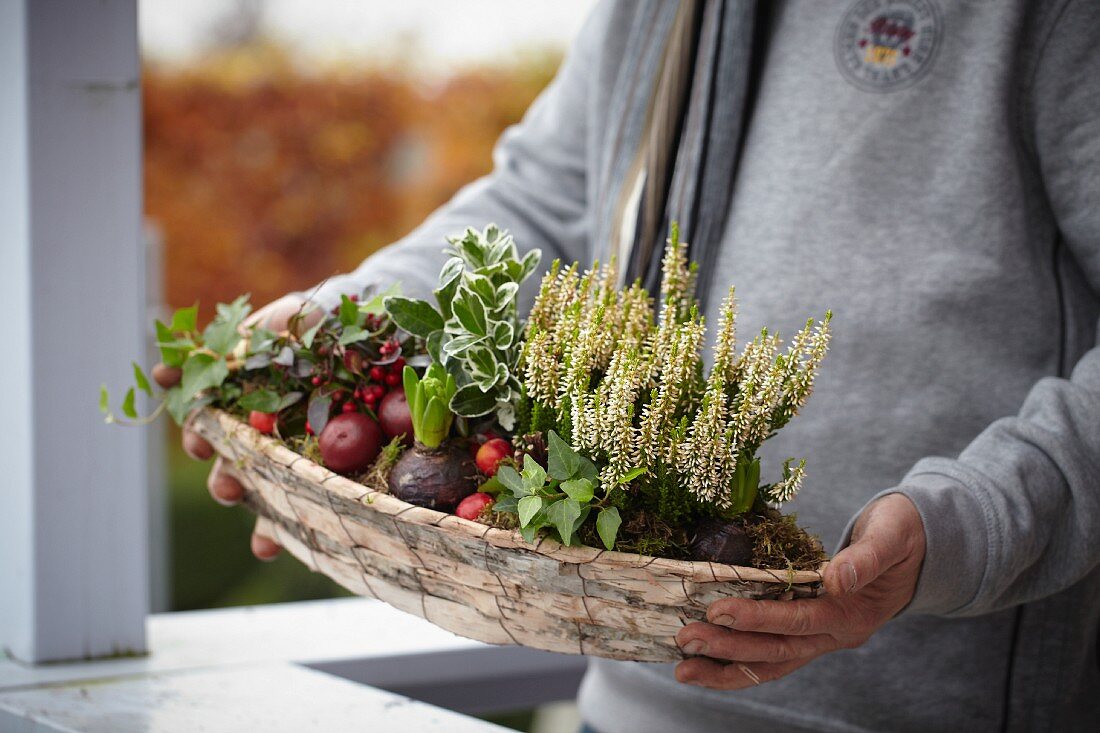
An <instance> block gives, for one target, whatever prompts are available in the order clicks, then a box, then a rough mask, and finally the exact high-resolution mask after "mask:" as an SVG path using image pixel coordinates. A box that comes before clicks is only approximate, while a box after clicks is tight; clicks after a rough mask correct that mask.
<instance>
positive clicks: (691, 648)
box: [683, 639, 707, 654]
mask: <svg viewBox="0 0 1100 733" xmlns="http://www.w3.org/2000/svg"><path fill="white" fill-rule="evenodd" d="M683 649H684V654H706V651H707V644H706V642H704V641H700V640H699V639H692V640H691V641H689V642H688V643H687V644H684V646H683Z"/></svg>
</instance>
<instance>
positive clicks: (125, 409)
mask: <svg viewBox="0 0 1100 733" xmlns="http://www.w3.org/2000/svg"><path fill="white" fill-rule="evenodd" d="M122 414H123V415H125V416H126V417H128V418H130V419H131V420H134V419H136V418H137V416H138V414H137V410H136V409H135V408H134V388H133V387H130V389H128V390H126V396H125V397H123V398H122Z"/></svg>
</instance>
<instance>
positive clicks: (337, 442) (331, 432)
mask: <svg viewBox="0 0 1100 733" xmlns="http://www.w3.org/2000/svg"><path fill="white" fill-rule="evenodd" d="M317 443H318V447H319V448H320V449H321V460H322V461H323V462H324V464H325V466H327V467H328V468H331V469H332V470H333V471H336V472H337V473H359V472H360V471H366V470H367V469H368V468H370V465H371V464H372V463H373V462H374V459H375V458H377V457H378V453H379V451H381V450H382V429H381V428H379V427H378V423H376V422H375V421H374V420H371V419H370V418H369V417H367V416H366V415H364V414H363V413H361V412H346V413H343V414H341V415H337V416H336V417H334V418H332V419H331V420H329V421H328V425H325V429H324V430H322V431H321V437H320V438H319V439H318V441H317Z"/></svg>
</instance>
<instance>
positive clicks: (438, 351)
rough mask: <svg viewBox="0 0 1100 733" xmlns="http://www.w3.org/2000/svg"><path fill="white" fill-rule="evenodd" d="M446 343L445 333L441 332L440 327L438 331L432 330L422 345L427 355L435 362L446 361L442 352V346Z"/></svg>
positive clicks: (442, 362) (441, 362)
mask: <svg viewBox="0 0 1100 733" xmlns="http://www.w3.org/2000/svg"><path fill="white" fill-rule="evenodd" d="M446 345H447V334H445V333H443V329H442V328H441V329H439V330H438V331H432V332H431V333H430V334H428V338H427V339H425V341H424V347H425V348H426V349H427V350H428V356H430V357H431V358H432V361H433V362H435V363H436V364H444V363H446V359H445V355H444V354H443V347H444V346H446Z"/></svg>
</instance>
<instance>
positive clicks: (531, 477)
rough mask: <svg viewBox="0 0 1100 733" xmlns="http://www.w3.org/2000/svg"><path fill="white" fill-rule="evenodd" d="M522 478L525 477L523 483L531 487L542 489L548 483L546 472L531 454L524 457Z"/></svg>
mask: <svg viewBox="0 0 1100 733" xmlns="http://www.w3.org/2000/svg"><path fill="white" fill-rule="evenodd" d="M519 475H520V476H522V477H523V483H525V484H526V485H527V486H531V487H541V486H542V485H543V484H545V483H546V471H545V469H543V467H542V466H540V465H539V464H538V461H536V460H535V459H534V458H532V457H531V454H530V453H526V454H524V456H523V470H522V471H520V474H519Z"/></svg>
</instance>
